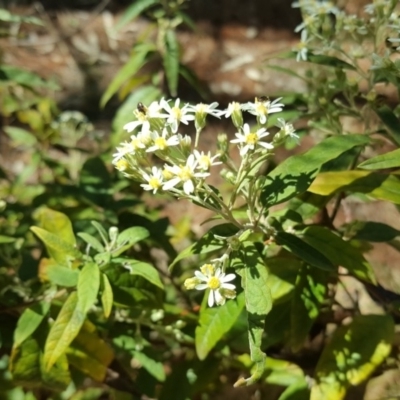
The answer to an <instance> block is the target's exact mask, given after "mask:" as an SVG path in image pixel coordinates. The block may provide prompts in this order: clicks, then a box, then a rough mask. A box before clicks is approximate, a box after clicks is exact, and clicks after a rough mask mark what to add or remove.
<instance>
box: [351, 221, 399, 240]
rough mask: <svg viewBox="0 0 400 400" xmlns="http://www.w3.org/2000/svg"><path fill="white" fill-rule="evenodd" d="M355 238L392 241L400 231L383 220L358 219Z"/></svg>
mask: <svg viewBox="0 0 400 400" xmlns="http://www.w3.org/2000/svg"><path fill="white" fill-rule="evenodd" d="M354 228H355V230H356V232H355V234H354V236H352V238H353V239H357V240H366V241H368V242H390V241H391V240H393V239H394V238H396V237H397V236H399V235H400V231H399V230H397V229H395V228H393V227H391V226H389V225H386V224H382V223H381V222H372V221H357V222H356V224H355V227H354Z"/></svg>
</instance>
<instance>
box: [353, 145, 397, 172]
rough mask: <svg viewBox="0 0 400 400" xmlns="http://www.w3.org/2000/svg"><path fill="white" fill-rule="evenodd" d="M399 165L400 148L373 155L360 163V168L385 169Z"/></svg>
mask: <svg viewBox="0 0 400 400" xmlns="http://www.w3.org/2000/svg"><path fill="white" fill-rule="evenodd" d="M398 167H400V149H396V150H393V151H390V152H389V153H386V154H381V155H379V156H376V157H372V158H370V159H368V160H366V161H364V162H362V163H361V164H359V165H358V168H363V169H385V168H398Z"/></svg>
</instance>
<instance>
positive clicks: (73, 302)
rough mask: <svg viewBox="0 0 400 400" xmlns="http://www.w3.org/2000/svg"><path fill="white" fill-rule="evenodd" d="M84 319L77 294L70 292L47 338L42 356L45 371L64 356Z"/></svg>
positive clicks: (84, 315)
mask: <svg viewBox="0 0 400 400" xmlns="http://www.w3.org/2000/svg"><path fill="white" fill-rule="evenodd" d="M85 317H86V314H85V313H83V312H82V310H81V308H80V307H79V306H78V295H77V293H76V292H72V293H71V294H70V295H69V297H68V299H67V300H66V301H65V303H64V305H63V306H62V308H61V310H60V312H59V314H58V316H57V319H56V320H55V322H54V324H53V325H52V326H51V328H50V332H49V335H48V336H47V339H46V344H45V348H44V356H43V362H44V366H45V368H46V370H49V369H50V368H51V367H52V366H53V365H54V364H55V362H56V361H57V360H58V359H59V358H60V357H61V356H62V355H63V354H65V352H66V350H67V349H68V346H69V345H70V344H71V342H72V341H73V340H74V339H75V337H76V336H77V335H78V333H79V331H80V329H81V327H82V324H83V322H84V321H85Z"/></svg>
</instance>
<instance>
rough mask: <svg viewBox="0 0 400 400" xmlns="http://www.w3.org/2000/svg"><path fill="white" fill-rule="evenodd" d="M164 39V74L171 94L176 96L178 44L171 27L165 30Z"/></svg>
mask: <svg viewBox="0 0 400 400" xmlns="http://www.w3.org/2000/svg"><path fill="white" fill-rule="evenodd" d="M164 39H165V43H164V45H165V53H164V54H163V63H164V69H165V75H166V77H167V82H168V89H169V91H170V93H171V96H172V97H176V93H177V88H178V75H179V44H178V41H177V39H176V35H175V31H174V30H172V29H168V30H167V31H166V33H165V37H164Z"/></svg>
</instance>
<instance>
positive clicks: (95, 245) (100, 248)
mask: <svg viewBox="0 0 400 400" xmlns="http://www.w3.org/2000/svg"><path fill="white" fill-rule="evenodd" d="M78 236H79V237H80V238H82V239H83V240H84V241H85V242H86V243H87V244H88V245H89V246H91V247H93V248H94V249H95V250H96V251H98V252H99V253H102V252H103V251H104V246H103V245H102V244H101V243H100V241H99V240H97V239H96V238H95V237H94V236H92V235H89V234H88V233H85V232H79V233H78Z"/></svg>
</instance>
